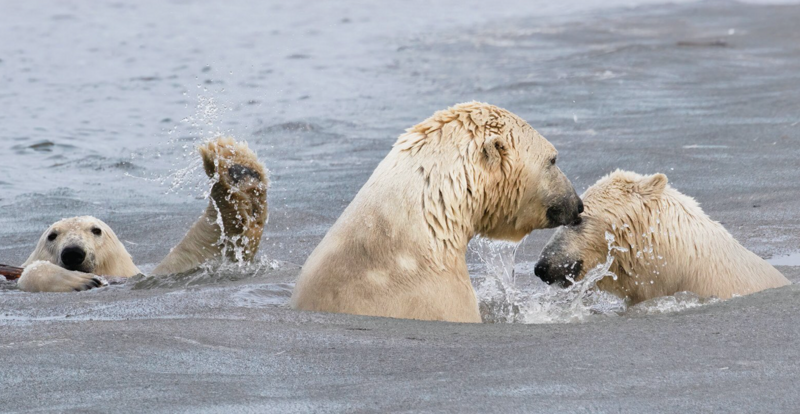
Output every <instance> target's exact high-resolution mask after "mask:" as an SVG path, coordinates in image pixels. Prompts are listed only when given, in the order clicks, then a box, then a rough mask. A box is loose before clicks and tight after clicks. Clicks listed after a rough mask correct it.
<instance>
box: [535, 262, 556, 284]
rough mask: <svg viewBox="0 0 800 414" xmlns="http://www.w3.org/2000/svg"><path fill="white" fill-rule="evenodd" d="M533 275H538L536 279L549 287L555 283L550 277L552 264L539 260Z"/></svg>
mask: <svg viewBox="0 0 800 414" xmlns="http://www.w3.org/2000/svg"><path fill="white" fill-rule="evenodd" d="M533 273H534V274H535V275H536V277H538V278H539V279H542V281H543V282H544V283H547V284H548V285H550V284H552V283H553V282H554V280H553V279H552V277H551V275H550V263H547V262H546V261H544V260H539V261H538V262H537V263H536V267H534V268H533Z"/></svg>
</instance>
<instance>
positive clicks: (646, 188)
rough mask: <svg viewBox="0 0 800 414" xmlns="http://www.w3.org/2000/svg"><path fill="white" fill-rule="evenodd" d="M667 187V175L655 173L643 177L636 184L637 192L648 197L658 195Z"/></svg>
mask: <svg viewBox="0 0 800 414" xmlns="http://www.w3.org/2000/svg"><path fill="white" fill-rule="evenodd" d="M666 187H667V176H666V175H664V174H661V173H659V174H653V175H650V176H647V177H642V179H641V180H640V181H639V182H638V183H637V184H636V192H638V193H639V194H641V195H643V196H646V197H658V196H660V195H661V193H663V192H664V188H666Z"/></svg>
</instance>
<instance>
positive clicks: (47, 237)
mask: <svg viewBox="0 0 800 414" xmlns="http://www.w3.org/2000/svg"><path fill="white" fill-rule="evenodd" d="M37 260H44V261H48V262H50V263H53V264H55V265H58V266H61V267H63V268H65V269H68V270H75V271H80V272H85V273H93V274H97V275H104V276H122V277H128V276H133V275H135V274H138V273H140V272H139V269H137V268H136V266H135V265H134V264H133V260H132V259H131V255H130V254H128V251H127V250H125V246H123V245H122V243H121V242H120V241H119V239H118V238H117V235H116V234H114V231H113V230H111V227H109V226H108V225H107V224H106V223H104V222H103V221H101V220H99V219H96V218H94V217H91V216H83V217H73V218H66V219H62V220H60V221H58V222H56V223H54V224H53V225H51V226H50V227H49V228H48V229H47V231H45V232H44V233H43V234H42V236H41V237H40V238H39V243H38V244H37V245H36V249H35V250H34V251H33V253H31V255H30V257H28V260H27V261H25V264H23V267H24V266H27V265H28V264H31V263H33V262H35V261H37Z"/></svg>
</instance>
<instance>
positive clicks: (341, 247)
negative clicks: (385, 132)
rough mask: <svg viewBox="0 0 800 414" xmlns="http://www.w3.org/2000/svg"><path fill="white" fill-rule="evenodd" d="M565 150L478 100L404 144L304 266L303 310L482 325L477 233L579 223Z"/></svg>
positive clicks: (297, 300)
mask: <svg viewBox="0 0 800 414" xmlns="http://www.w3.org/2000/svg"><path fill="white" fill-rule="evenodd" d="M556 155H557V153H556V149H555V148H554V147H553V145H552V144H550V142H548V141H547V140H546V139H545V138H544V137H542V136H541V135H539V133H538V132H536V130H534V129H533V128H532V127H531V126H530V125H528V123H527V122H525V121H524V120H522V119H521V118H519V117H518V116H516V115H514V114H512V113H511V112H508V111H506V110H504V109H501V108H498V107H496V106H493V105H489V104H485V103H478V102H470V103H465V104H460V105H456V106H454V107H452V108H449V109H447V110H444V111H439V112H437V113H435V114H434V115H433V116H431V117H430V118H428V119H427V120H425V121H424V122H422V123H420V124H418V125H416V126H414V127H412V128H410V129H409V130H408V131H407V132H406V133H405V134H403V135H401V136H400V137H399V138H398V139H397V142H396V143H395V144H394V147H393V148H392V150H391V151H390V152H389V154H388V155H387V156H386V158H384V160H383V161H382V162H381V163H380V164H379V165H378V167H377V168H376V169H375V171H374V172H373V173H372V176H371V177H370V179H369V180H368V181H367V183H366V184H364V186H363V187H362V188H361V190H360V191H359V192H358V194H357V195H356V197H355V199H353V201H352V202H351V203H350V205H349V206H348V207H347V209H346V210H345V211H344V212H343V213H342V215H341V216H340V217H339V219H338V220H337V221H336V223H335V224H334V225H333V227H331V229H330V230H329V231H328V234H326V235H325V237H324V238H323V239H322V241H321V242H320V244H319V245H318V246H317V247H316V249H314V251H313V252H312V253H311V256H309V258H308V260H306V263H305V265H304V266H303V270H302V272H301V274H300V277H299V279H298V281H297V285H296V286H295V288H294V292H293V293H292V301H291V303H292V307H293V308H295V309H302V310H312V311H324V312H339V313H352V314H358V315H371V316H387V317H394V318H409V319H425V320H443V321H453V322H481V316H480V312H479V310H478V301H477V298H476V296H475V291H474V289H473V288H472V284H471V282H470V278H469V273H468V272H467V263H466V257H465V256H466V251H467V243H469V241H470V239H472V237H473V236H475V235H484V236H486V237H489V238H494V239H503V240H512V241H519V240H521V239H522V238H523V237H525V236H526V235H527V234H528V233H530V232H531V231H532V230H535V229H541V228H546V227H555V226H558V225H562V224H568V223H571V222H573V221H575V220H577V219H578V217H579V215H580V213H581V211H582V210H583V205H582V203H581V200H580V198H579V197H578V195H577V193H576V192H575V190H574V189H573V188H572V184H570V182H569V180H568V179H567V177H566V176H565V175H564V173H562V172H561V170H560V169H559V168H558V166H557V165H556Z"/></svg>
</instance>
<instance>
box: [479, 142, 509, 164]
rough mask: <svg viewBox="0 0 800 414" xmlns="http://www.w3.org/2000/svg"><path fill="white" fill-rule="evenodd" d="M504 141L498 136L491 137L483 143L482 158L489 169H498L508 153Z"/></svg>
mask: <svg viewBox="0 0 800 414" xmlns="http://www.w3.org/2000/svg"><path fill="white" fill-rule="evenodd" d="M507 148H508V145H507V143H506V139H505V138H503V137H501V136H500V135H491V136H489V137H487V138H486V139H485V140H484V141H483V156H484V159H485V160H486V165H487V166H488V167H489V168H490V169H494V168H497V167H499V166H500V165H501V164H502V162H503V158H505V157H506V154H507V151H508V149H507Z"/></svg>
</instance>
